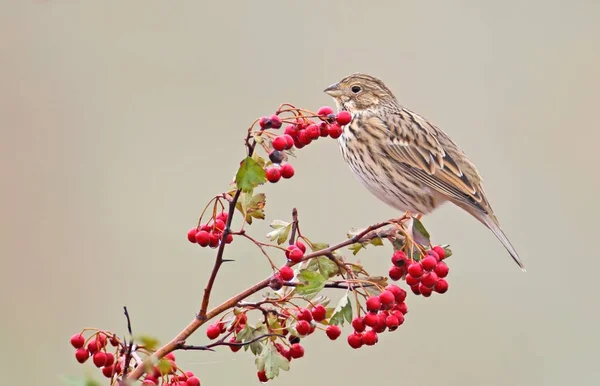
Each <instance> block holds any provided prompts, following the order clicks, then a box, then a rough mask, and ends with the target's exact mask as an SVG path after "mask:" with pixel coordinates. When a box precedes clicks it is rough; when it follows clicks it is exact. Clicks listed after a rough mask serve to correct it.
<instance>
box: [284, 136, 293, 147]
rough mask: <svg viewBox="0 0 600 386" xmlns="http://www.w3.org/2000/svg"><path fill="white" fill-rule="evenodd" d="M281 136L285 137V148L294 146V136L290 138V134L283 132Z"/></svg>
mask: <svg viewBox="0 0 600 386" xmlns="http://www.w3.org/2000/svg"><path fill="white" fill-rule="evenodd" d="M283 138H285V148H286V150H289V149H291V148H292V147H294V138H292V136H291V135H289V134H284V135H283Z"/></svg>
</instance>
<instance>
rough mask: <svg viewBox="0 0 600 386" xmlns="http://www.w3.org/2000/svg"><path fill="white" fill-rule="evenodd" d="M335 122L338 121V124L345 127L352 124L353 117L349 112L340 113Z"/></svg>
mask: <svg viewBox="0 0 600 386" xmlns="http://www.w3.org/2000/svg"><path fill="white" fill-rule="evenodd" d="M335 120H336V121H337V123H339V124H340V125H342V126H344V125H347V124H348V123H350V121H352V115H351V114H350V113H349V112H347V111H340V112H339V113H338V114H337V117H335Z"/></svg>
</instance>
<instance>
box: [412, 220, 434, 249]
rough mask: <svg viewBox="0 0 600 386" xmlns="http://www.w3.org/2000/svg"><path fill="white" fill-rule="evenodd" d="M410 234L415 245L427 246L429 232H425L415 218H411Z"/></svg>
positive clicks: (421, 224) (423, 227)
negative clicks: (411, 233)
mask: <svg viewBox="0 0 600 386" xmlns="http://www.w3.org/2000/svg"><path fill="white" fill-rule="evenodd" d="M412 232H413V238H414V240H415V242H416V243H417V244H420V245H429V237H430V236H429V232H427V229H425V226H424V225H423V223H422V222H421V221H420V220H419V219H418V218H416V217H414V218H413V226H412Z"/></svg>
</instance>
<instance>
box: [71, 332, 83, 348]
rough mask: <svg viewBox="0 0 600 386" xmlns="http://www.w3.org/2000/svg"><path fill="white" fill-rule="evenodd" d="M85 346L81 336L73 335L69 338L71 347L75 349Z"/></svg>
mask: <svg viewBox="0 0 600 386" xmlns="http://www.w3.org/2000/svg"><path fill="white" fill-rule="evenodd" d="M84 344H85V338H84V337H83V335H81V334H75V335H73V336H72V337H71V345H72V346H73V347H75V348H82V347H83V345H84Z"/></svg>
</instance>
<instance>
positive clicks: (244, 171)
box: [235, 157, 267, 193]
mask: <svg viewBox="0 0 600 386" xmlns="http://www.w3.org/2000/svg"><path fill="white" fill-rule="evenodd" d="M265 182H267V175H266V173H265V170H264V169H263V168H262V167H261V166H260V164H259V163H258V162H256V160H255V159H253V158H252V157H246V159H244V160H243V161H242V164H241V165H240V168H239V169H238V172H237V174H236V175H235V183H236V185H237V187H238V189H241V190H242V192H246V193H249V192H252V190H253V189H254V188H255V187H257V186H258V185H262V184H264V183H265Z"/></svg>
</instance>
